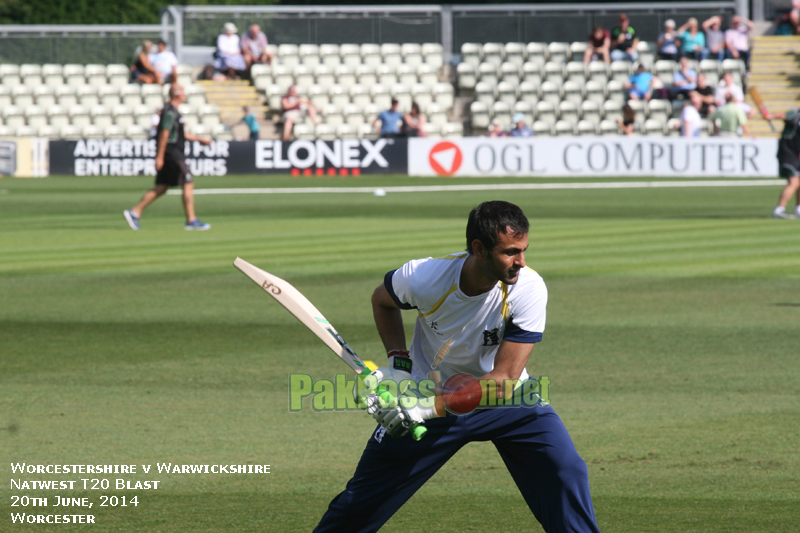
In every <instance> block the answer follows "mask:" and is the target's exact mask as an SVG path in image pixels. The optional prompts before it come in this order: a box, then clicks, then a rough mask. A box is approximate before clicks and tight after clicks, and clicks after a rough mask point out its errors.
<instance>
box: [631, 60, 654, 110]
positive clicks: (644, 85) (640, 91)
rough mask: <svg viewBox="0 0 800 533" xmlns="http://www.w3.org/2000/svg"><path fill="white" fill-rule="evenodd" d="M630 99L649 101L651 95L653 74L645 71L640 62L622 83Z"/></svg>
mask: <svg viewBox="0 0 800 533" xmlns="http://www.w3.org/2000/svg"><path fill="white" fill-rule="evenodd" d="M624 87H625V89H626V90H627V91H628V98H630V99H631V100H644V101H650V97H651V96H652V95H653V75H652V74H650V73H649V72H647V71H646V70H645V68H644V65H642V64H641V63H640V64H639V66H638V67H636V72H635V73H634V74H633V76H631V77H630V78H628V81H626V82H625V84H624Z"/></svg>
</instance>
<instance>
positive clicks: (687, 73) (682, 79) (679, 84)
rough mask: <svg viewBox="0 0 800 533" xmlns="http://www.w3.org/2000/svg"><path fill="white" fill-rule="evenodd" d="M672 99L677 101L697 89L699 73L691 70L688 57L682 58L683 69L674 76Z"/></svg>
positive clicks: (671, 90)
mask: <svg viewBox="0 0 800 533" xmlns="http://www.w3.org/2000/svg"><path fill="white" fill-rule="evenodd" d="M673 80H674V81H673V82H672V88H671V89H670V92H671V93H672V98H673V99H675V98H676V97H678V96H680V95H682V94H683V95H686V94H688V93H689V92H691V91H694V90H695V89H696V88H697V71H696V70H694V69H693V68H689V60H688V59H686V57H685V56H684V57H682V58H681V68H680V70H678V72H676V73H675V75H674V76H673Z"/></svg>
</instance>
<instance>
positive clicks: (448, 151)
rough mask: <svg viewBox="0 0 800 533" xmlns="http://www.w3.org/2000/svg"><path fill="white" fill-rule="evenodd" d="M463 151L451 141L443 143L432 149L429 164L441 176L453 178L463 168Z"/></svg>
mask: <svg viewBox="0 0 800 533" xmlns="http://www.w3.org/2000/svg"><path fill="white" fill-rule="evenodd" d="M462 159H463V157H462V155H461V149H460V148H459V147H458V146H456V145H455V144H453V143H451V142H450V141H442V142H440V143H438V144H437V145H436V146H434V147H433V148H431V152H430V154H428V163H430V165H431V168H432V169H433V171H434V172H436V173H437V174H438V175H440V176H452V175H453V174H455V173H456V172H457V171H458V169H459V168H461V161H462Z"/></svg>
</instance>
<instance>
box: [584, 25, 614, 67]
mask: <svg viewBox="0 0 800 533" xmlns="http://www.w3.org/2000/svg"><path fill="white" fill-rule="evenodd" d="M610 50H611V32H609V31H608V30H604V29H603V27H602V26H595V27H594V29H593V30H592V34H591V35H589V48H587V49H586V52H585V53H584V54H583V62H584V63H586V64H587V65H588V64H589V63H590V62H592V61H594V60H595V59H597V58H598V57H602V58H603V61H605V62H606V63H611V58H610V56H609V51H610Z"/></svg>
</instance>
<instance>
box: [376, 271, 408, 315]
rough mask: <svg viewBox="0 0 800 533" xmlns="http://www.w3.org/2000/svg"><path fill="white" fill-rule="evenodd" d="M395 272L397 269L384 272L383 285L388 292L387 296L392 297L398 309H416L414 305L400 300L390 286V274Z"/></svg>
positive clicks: (392, 274)
mask: <svg viewBox="0 0 800 533" xmlns="http://www.w3.org/2000/svg"><path fill="white" fill-rule="evenodd" d="M395 272H397V269H395V270H390V271H389V272H387V273H386V275H385V276H384V277H383V286H384V287H386V291H387V292H388V293H389V296H391V297H392V300H394V303H395V304H396V305H397V307H399V308H400V309H416V307H414V306H413V305H411V304H407V303H405V302H401V301H400V298H398V297H397V295H396V294H395V293H394V287H392V276H394V273H395Z"/></svg>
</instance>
